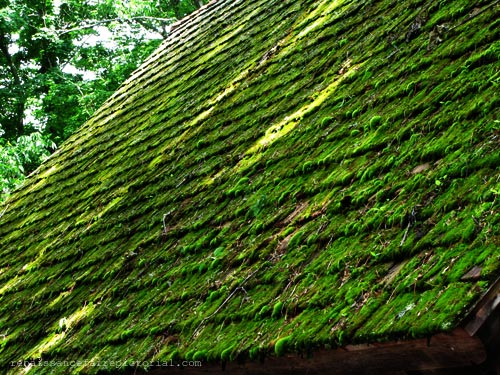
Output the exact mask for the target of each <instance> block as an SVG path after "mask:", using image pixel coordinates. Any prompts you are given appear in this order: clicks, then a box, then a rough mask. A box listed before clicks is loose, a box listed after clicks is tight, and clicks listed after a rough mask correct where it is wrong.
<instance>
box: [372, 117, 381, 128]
mask: <svg viewBox="0 0 500 375" xmlns="http://www.w3.org/2000/svg"><path fill="white" fill-rule="evenodd" d="M382 120H383V118H382V116H373V117H372V118H371V119H370V129H375V128H377V127H378V126H379V125H381V124H382Z"/></svg>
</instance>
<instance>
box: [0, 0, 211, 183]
mask: <svg viewBox="0 0 500 375" xmlns="http://www.w3.org/2000/svg"><path fill="white" fill-rule="evenodd" d="M206 2H207V1H206V0H157V1H149V0H121V1H116V0H99V1H95V0H83V1H82V0H10V1H9V0H0V192H1V191H2V190H4V191H9V190H10V189H11V188H12V187H13V186H15V185H17V184H19V181H22V179H23V178H22V177H20V176H23V175H25V174H28V173H30V172H31V171H32V170H34V169H35V168H36V167H37V166H38V163H39V162H40V161H41V160H42V159H43V158H44V156H46V155H47V154H48V153H49V152H51V151H52V149H53V147H55V145H56V144H60V143H61V142H62V141H64V140H65V139H66V138H67V137H68V136H69V135H70V134H71V133H73V132H74V131H75V130H76V129H77V128H78V127H79V126H80V125H81V124H82V123H84V122H85V121H86V120H87V119H88V118H89V117H90V116H91V115H92V113H93V112H94V111H95V110H96V109H97V108H98V107H99V106H100V105H101V104H102V103H103V101H104V100H106V99H107V98H108V97H109V95H111V94H112V93H113V92H114V91H115V90H116V88H117V87H118V86H119V84H120V83H121V82H123V81H124V80H125V79H126V78H127V77H128V76H129V75H130V73H131V72H132V71H133V70H134V69H136V68H137V66H138V65H139V64H140V63H141V62H142V61H143V59H144V58H145V57H147V56H148V55H149V54H150V53H151V52H152V51H153V50H154V49H155V48H156V47H157V46H158V44H159V43H160V42H161V40H162V39H163V38H165V37H166V36H167V35H168V31H169V28H168V26H169V25H170V24H171V23H173V22H174V21H176V20H177V19H179V18H181V17H183V16H184V15H186V14H188V13H190V12H192V11H193V10H195V9H197V8H199V7H200V6H202V5H203V4H204V3H206ZM105 35H107V36H108V37H110V38H111V39H109V38H108V39H106V38H105ZM30 142H31V144H30ZM26 148H28V149H30V150H32V151H33V152H34V151H35V150H38V151H39V152H38V156H36V157H35V156H34V154H33V152H32V153H31V157H29V158H25V157H24V156H22V155H23V152H24V151H23V150H25V149H26ZM35 153H36V152H35ZM2 155H3V156H2ZM6 155H10V156H12V157H7V156H6ZM13 155H17V157H14V158H13ZM28 159H29V160H30V161H28ZM13 160H16V162H13ZM2 165H3V167H2ZM20 168H22V169H20ZM6 171H9V172H8V173H7V172H6ZM14 171H16V172H15V173H14ZM6 176H17V177H15V178H9V177H6ZM2 181H4V182H3V185H2ZM5 181H10V182H8V183H7V182H5Z"/></svg>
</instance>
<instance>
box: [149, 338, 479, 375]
mask: <svg viewBox="0 0 500 375" xmlns="http://www.w3.org/2000/svg"><path fill="white" fill-rule="evenodd" d="M485 360H486V351H485V348H484V345H483V344H482V342H481V340H480V339H479V338H478V337H472V336H470V335H469V334H468V333H467V331H465V330H464V329H462V328H458V329H455V330H454V331H452V332H451V333H449V334H437V335H435V336H432V337H431V338H430V339H417V340H404V341H393V342H386V343H376V344H370V345H348V346H346V347H343V348H338V349H331V350H321V351H317V352H314V353H313V354H312V356H311V357H310V358H306V357H305V356H304V357H302V356H300V355H298V354H290V355H287V356H284V357H279V358H276V357H270V358H267V359H266V360H265V361H264V362H246V363H244V364H237V363H228V364H227V365H226V366H225V371H224V372H223V370H222V367H221V365H220V364H206V365H204V366H201V367H186V368H184V369H182V370H181V371H177V369H176V368H167V369H161V368H152V369H150V371H149V372H148V374H154V375H164V374H172V373H182V374H183V375H201V374H224V373H225V374H241V375H249V374H252V375H293V374H295V375H300V374H308V375H319V374H321V375H328V374H332V375H351V374H384V375H400V374H405V373H407V372H411V371H427V370H435V369H442V368H460V367H467V366H471V365H478V364H480V363H482V362H484V361H485Z"/></svg>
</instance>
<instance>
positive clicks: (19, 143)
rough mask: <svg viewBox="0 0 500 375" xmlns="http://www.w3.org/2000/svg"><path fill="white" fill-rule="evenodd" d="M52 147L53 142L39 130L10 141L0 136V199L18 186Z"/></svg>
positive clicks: (53, 147) (46, 155)
mask: <svg viewBox="0 0 500 375" xmlns="http://www.w3.org/2000/svg"><path fill="white" fill-rule="evenodd" d="M53 149H55V144H54V143H53V142H52V141H51V140H50V139H48V137H46V136H43V135H42V134H41V133H39V132H35V133H31V134H30V135H23V136H20V137H19V138H17V140H16V141H15V142H12V143H11V142H9V141H7V140H5V139H2V138H0V201H1V200H3V199H5V197H6V196H7V195H8V194H9V192H10V191H11V190H13V189H14V188H16V187H17V186H19V185H20V184H21V183H22V182H23V181H24V179H25V176H26V175H27V174H29V173H31V172H32V171H33V170H34V169H35V168H36V167H37V166H38V165H39V164H40V163H41V162H42V161H43V160H45V159H46V158H47V157H48V156H49V155H50V152H51V151H52V150H53Z"/></svg>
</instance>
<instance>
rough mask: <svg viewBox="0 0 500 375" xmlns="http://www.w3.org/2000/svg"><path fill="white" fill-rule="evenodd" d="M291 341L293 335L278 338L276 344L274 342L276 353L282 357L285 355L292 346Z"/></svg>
mask: <svg viewBox="0 0 500 375" xmlns="http://www.w3.org/2000/svg"><path fill="white" fill-rule="evenodd" d="M291 341H292V337H291V336H286V337H282V338H280V339H278V340H277V341H276V344H274V353H275V354H276V356H278V357H282V356H283V355H285V353H286V352H287V350H288V349H289V347H290V343H291Z"/></svg>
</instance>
